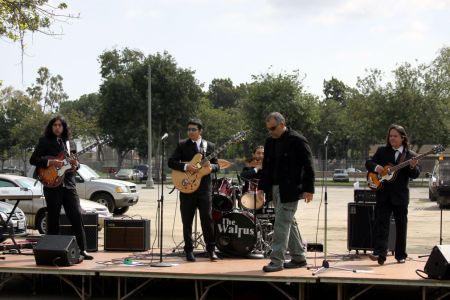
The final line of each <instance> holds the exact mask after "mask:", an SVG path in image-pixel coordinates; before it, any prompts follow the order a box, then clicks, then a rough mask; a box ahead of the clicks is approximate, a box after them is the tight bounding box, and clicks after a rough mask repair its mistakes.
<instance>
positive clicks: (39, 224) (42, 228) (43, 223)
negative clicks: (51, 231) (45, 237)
mask: <svg viewBox="0 0 450 300" xmlns="http://www.w3.org/2000/svg"><path fill="white" fill-rule="evenodd" d="M34 224H35V227H36V229H37V230H38V231H39V233H40V234H45V233H47V212H46V211H45V210H41V211H40V212H39V213H38V214H37V215H36V219H35V220H34Z"/></svg>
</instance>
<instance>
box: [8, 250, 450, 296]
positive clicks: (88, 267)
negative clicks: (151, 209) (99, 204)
mask: <svg viewBox="0 0 450 300" xmlns="http://www.w3.org/2000/svg"><path fill="white" fill-rule="evenodd" d="M26 251H27V250H24V253H27V252H26ZM28 253H29V254H31V253H30V252H28ZM92 254H93V256H94V260H92V261H84V262H82V263H80V264H77V265H73V266H70V267H53V266H37V265H36V264H35V260H34V256H33V255H12V254H9V255H5V259H4V260H1V261H0V273H3V274H40V275H42V274H53V275H57V276H70V275H74V276H81V277H83V278H86V279H88V281H90V280H91V279H90V277H97V278H98V277H110V278H117V282H118V285H117V287H116V288H117V297H118V299H125V298H126V297H124V296H127V293H128V292H127V291H126V283H124V281H123V280H125V279H130V278H141V279H143V280H145V279H157V278H159V279H161V278H165V279H184V280H191V281H194V282H195V285H196V287H195V293H196V295H195V296H196V298H201V297H202V296H206V294H205V291H207V288H204V287H203V283H206V282H207V283H209V284H210V283H214V282H217V281H235V282H264V283H269V284H272V285H273V284H275V283H290V284H298V294H297V293H296V294H295V295H289V294H285V293H283V291H281V290H280V292H281V293H283V294H284V295H285V296H286V297H288V298H292V299H301V298H305V297H306V298H308V295H306V296H305V287H306V286H308V285H314V284H319V283H320V284H324V283H326V284H334V285H336V287H337V288H336V290H337V299H342V295H343V294H345V293H343V291H344V289H345V287H346V286H347V285H361V286H364V287H370V286H372V285H375V286H376V285H387V286H399V287H405V286H414V287H418V288H419V289H418V290H420V291H421V293H422V296H421V297H420V298H422V299H425V298H427V288H441V289H442V288H443V289H445V290H447V289H448V288H450V281H445V280H431V279H423V278H421V277H420V276H418V275H417V274H416V272H415V271H416V270H417V269H418V270H423V269H424V266H425V263H426V261H427V259H428V257H424V258H419V256H418V255H411V256H410V257H409V258H408V259H407V261H406V263H405V264H398V263H397V262H396V260H395V259H394V258H393V257H392V256H389V257H388V259H387V261H386V262H385V264H384V265H383V266H379V265H378V264H377V262H374V261H371V260H369V258H368V256H367V255H364V254H359V255H357V254H348V255H333V256H329V257H328V261H329V264H330V268H327V269H325V270H324V272H319V273H318V274H315V275H314V274H313V272H314V270H315V266H316V265H318V266H320V265H321V264H322V261H323V256H321V255H322V254H321V253H308V257H307V259H308V265H309V267H310V268H300V269H285V270H283V271H280V272H273V273H265V272H263V271H262V267H263V266H264V265H265V264H267V263H268V262H269V260H268V259H267V258H262V259H248V258H246V259H243V258H223V259H220V260H218V261H216V262H211V261H209V259H208V258H206V257H202V255H197V261H196V262H194V263H192V262H186V261H185V259H184V256H182V254H180V255H178V254H177V253H175V255H173V253H171V251H170V252H169V251H167V253H164V254H163V261H164V262H166V263H172V264H173V266H171V267H153V266H150V264H151V263H152V262H153V263H154V262H159V260H160V258H159V253H156V254H154V255H153V256H152V255H150V253H145V252H138V253H130V252H105V251H99V252H94V253H92ZM127 257H128V258H131V263H132V265H128V264H124V259H125V258H127ZM333 267H339V268H346V269H349V270H351V271H345V270H340V269H334V268H333ZM121 280H122V281H121ZM125 282H126V280H125ZM1 284H2V283H0V285H1ZM84 285H85V281H84V279H83V286H82V287H81V288H79V296H80V298H85V296H86V295H89V292H88V291H87V290H86V289H85V286H84ZM275 288H277V289H279V287H276V286H275ZM124 293H125V294H124Z"/></svg>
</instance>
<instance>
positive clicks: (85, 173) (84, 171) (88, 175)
mask: <svg viewBox="0 0 450 300" xmlns="http://www.w3.org/2000/svg"><path fill="white" fill-rule="evenodd" d="M77 172H78V174H80V176H81V177H83V178H84V179H85V180H87V179H98V178H100V176H99V175H98V174H97V172H95V171H94V170H92V169H91V168H89V167H88V166H86V165H80V168H79V169H78V171H77Z"/></svg>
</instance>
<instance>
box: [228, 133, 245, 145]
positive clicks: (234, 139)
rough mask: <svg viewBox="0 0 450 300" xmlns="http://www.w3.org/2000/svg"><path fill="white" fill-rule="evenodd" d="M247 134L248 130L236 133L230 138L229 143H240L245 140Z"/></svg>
mask: <svg viewBox="0 0 450 300" xmlns="http://www.w3.org/2000/svg"><path fill="white" fill-rule="evenodd" d="M247 133H248V130H242V131H239V132H238V133H236V134H234V135H233V136H232V137H231V139H230V141H231V142H232V143H239V142H242V141H243V140H245V137H246V136H247Z"/></svg>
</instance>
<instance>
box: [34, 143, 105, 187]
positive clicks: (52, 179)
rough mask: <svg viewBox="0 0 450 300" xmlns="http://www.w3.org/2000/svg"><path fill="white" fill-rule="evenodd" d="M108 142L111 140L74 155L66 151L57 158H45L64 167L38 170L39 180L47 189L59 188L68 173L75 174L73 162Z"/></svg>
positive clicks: (93, 145)
mask: <svg viewBox="0 0 450 300" xmlns="http://www.w3.org/2000/svg"><path fill="white" fill-rule="evenodd" d="M108 142H110V140H109V138H107V139H104V140H101V141H99V142H97V143H94V144H92V145H89V146H88V147H86V148H84V149H83V150H81V151H79V152H77V153H74V154H68V153H67V152H66V151H62V152H61V153H59V154H58V155H57V156H46V157H45V158H47V159H56V160H61V161H62V162H63V166H62V167H60V168H57V167H55V166H48V167H39V168H37V169H36V174H37V178H38V179H39V181H40V182H41V183H42V184H43V185H44V186H45V187H50V188H54V187H57V186H59V185H60V184H61V183H62V181H63V180H64V177H65V175H66V173H67V172H71V171H72V172H73V167H72V165H71V163H70V162H71V161H73V160H77V159H78V156H80V155H82V154H84V153H86V152H88V151H89V150H91V149H92V148H94V147H97V146H99V145H102V144H105V143H108Z"/></svg>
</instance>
